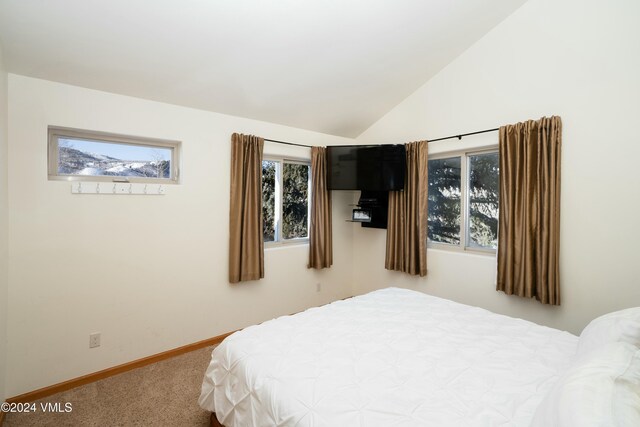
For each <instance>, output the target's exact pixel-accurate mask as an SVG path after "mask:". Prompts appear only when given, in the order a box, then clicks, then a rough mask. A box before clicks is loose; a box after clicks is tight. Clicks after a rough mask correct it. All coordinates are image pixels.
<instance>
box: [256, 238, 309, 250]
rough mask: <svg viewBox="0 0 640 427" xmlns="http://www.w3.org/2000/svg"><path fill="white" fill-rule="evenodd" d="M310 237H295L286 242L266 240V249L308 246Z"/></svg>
mask: <svg viewBox="0 0 640 427" xmlns="http://www.w3.org/2000/svg"><path fill="white" fill-rule="evenodd" d="M308 245H309V239H295V240H289V241H284V242H265V243H264V249H265V250H267V249H285V248H294V247H298V246H308Z"/></svg>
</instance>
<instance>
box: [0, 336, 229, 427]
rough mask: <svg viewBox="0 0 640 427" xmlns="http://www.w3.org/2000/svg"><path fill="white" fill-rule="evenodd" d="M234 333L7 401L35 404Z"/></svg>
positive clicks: (2, 413)
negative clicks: (40, 400) (57, 394)
mask: <svg viewBox="0 0 640 427" xmlns="http://www.w3.org/2000/svg"><path fill="white" fill-rule="evenodd" d="M234 332H235V331H234ZM232 333H233V332H227V333H226V334H222V335H218V336H217V337H213V338H209V339H206V340H202V341H198V342H195V343H193V344H187V345H185V346H182V347H178V348H174V349H172V350H167V351H163V352H162V353H158V354H154V355H152V356H148V357H143V358H142V359H138V360H134V361H132V362H128V363H124V364H122V365H118V366H114V367H112V368H107V369H104V370H102V371H98V372H94V373H92V374H87V375H83V376H81V377H78V378H73V379H71V380H68V381H63V382H61V383H58V384H54V385H51V386H48V387H44V388H40V389H38V390H34V391H30V392H28V393H24V394H20V395H18V396H14V397H10V398H8V399H7V402H9V403H19V402H33V401H34V400H38V399H42V398H43V397H47V396H51V395H52V394H56V393H60V392H62V391H66V390H70V389H72V388H76V387H80V386H82V385H85V384H90V383H93V382H96V381H99V380H102V379H105V378H108V377H111V376H114V375H118V374H121V373H123V372H127V371H130V370H132V369H136V368H141V367H143V366H146V365H150V364H152V363H156V362H160V361H161V360H165V359H170V358H172V357H176V356H179V355H181V354H184V353H189V352H190V351H194V350H198V349H201V348H204V347H208V346H210V345H215V344H220V343H221V342H222V340H224V339H225V338H226V337H228V336H229V335H231V334H232ZM3 419H4V412H0V426H1V425H2V420H3Z"/></svg>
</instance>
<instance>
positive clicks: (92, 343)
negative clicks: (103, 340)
mask: <svg viewBox="0 0 640 427" xmlns="http://www.w3.org/2000/svg"><path fill="white" fill-rule="evenodd" d="M96 347H100V332H94V333H93V334H90V335H89V348H96Z"/></svg>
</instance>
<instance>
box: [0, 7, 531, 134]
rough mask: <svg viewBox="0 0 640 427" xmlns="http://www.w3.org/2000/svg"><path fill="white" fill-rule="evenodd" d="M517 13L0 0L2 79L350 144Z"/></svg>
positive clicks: (510, 9)
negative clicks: (88, 91)
mask: <svg viewBox="0 0 640 427" xmlns="http://www.w3.org/2000/svg"><path fill="white" fill-rule="evenodd" d="M525 1H526V0H315V1H314V0H272V1H265V0H262V1H261V0H182V1H179V0H109V1H104V0H0V40H1V41H2V44H3V47H4V55H5V62H6V64H7V68H8V70H9V72H12V73H16V74H22V75H26V76H32V77H37V78H42V79H47V80H53V81H57V82H62V83H68V84H72V85H77V86H83V87H88V88H93V89H98V90H103V91H109V92H114V93H120V94H125V95H130V96H136V97H140V98H145V99H152V100H157V101H162V102H167V103H172V104H178V105H184V106H189V107H194V108H200V109H204V110H210V111H215V112H219V113H225V114H231V115H236V116H241V117H247V118H252V119H258V120H264V121H268V122H273V123H279V124H284V125H289V126H294V127H298V128H303V129H310V130H315V131H318V132H324V133H328V134H333V135H341V136H348V137H355V136H357V135H359V134H360V133H361V132H363V131H364V130H365V129H367V128H368V127H369V126H370V125H371V124H373V123H374V122H375V121H376V120H378V119H379V118H380V117H382V116H383V115H384V114H385V113H386V112H388V111H389V110H390V109H392V108H393V107H394V106H395V105H397V104H398V103H399V102H400V101H402V100H403V99H404V98H405V97H407V96H408V95H410V94H411V93H412V92H413V91H415V90H416V89H417V88H418V87H420V86H421V85H422V84H424V83H425V82H426V81H427V80H429V78H431V77H432V76H434V75H435V74H436V73H437V72H438V71H440V70H441V69H442V68H443V67H445V66H446V65H447V64H448V63H449V62H451V61H452V60H453V59H455V58H456V57H457V56H458V55H459V54H460V53H462V52H463V51H464V50H465V49H466V48H468V47H469V46H470V45H472V44H473V43H474V42H475V41H477V40H478V39H479V38H481V37H482V36H483V35H484V34H485V33H487V32H488V31H489V30H490V29H491V28H493V27H494V26H496V25H497V24H498V23H499V22H500V21H502V20H503V19H504V18H506V17H507V16H508V15H509V14H511V13H512V12H513V11H514V10H515V9H517V8H518V7H519V6H521V5H522V4H523V3H524V2H525Z"/></svg>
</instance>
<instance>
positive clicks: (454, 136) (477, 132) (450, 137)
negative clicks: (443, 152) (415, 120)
mask: <svg viewBox="0 0 640 427" xmlns="http://www.w3.org/2000/svg"><path fill="white" fill-rule="evenodd" d="M498 130H500V128H494V129H485V130H479V131H476V132H469V133H462V134H460V135H451V136H445V137H444V138H436V139H428V140H427V141H429V142H436V141H444V140H445V139H453V138H458V139H462V137H463V136H469V135H477V134H479V133H487V132H495V131H498Z"/></svg>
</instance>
